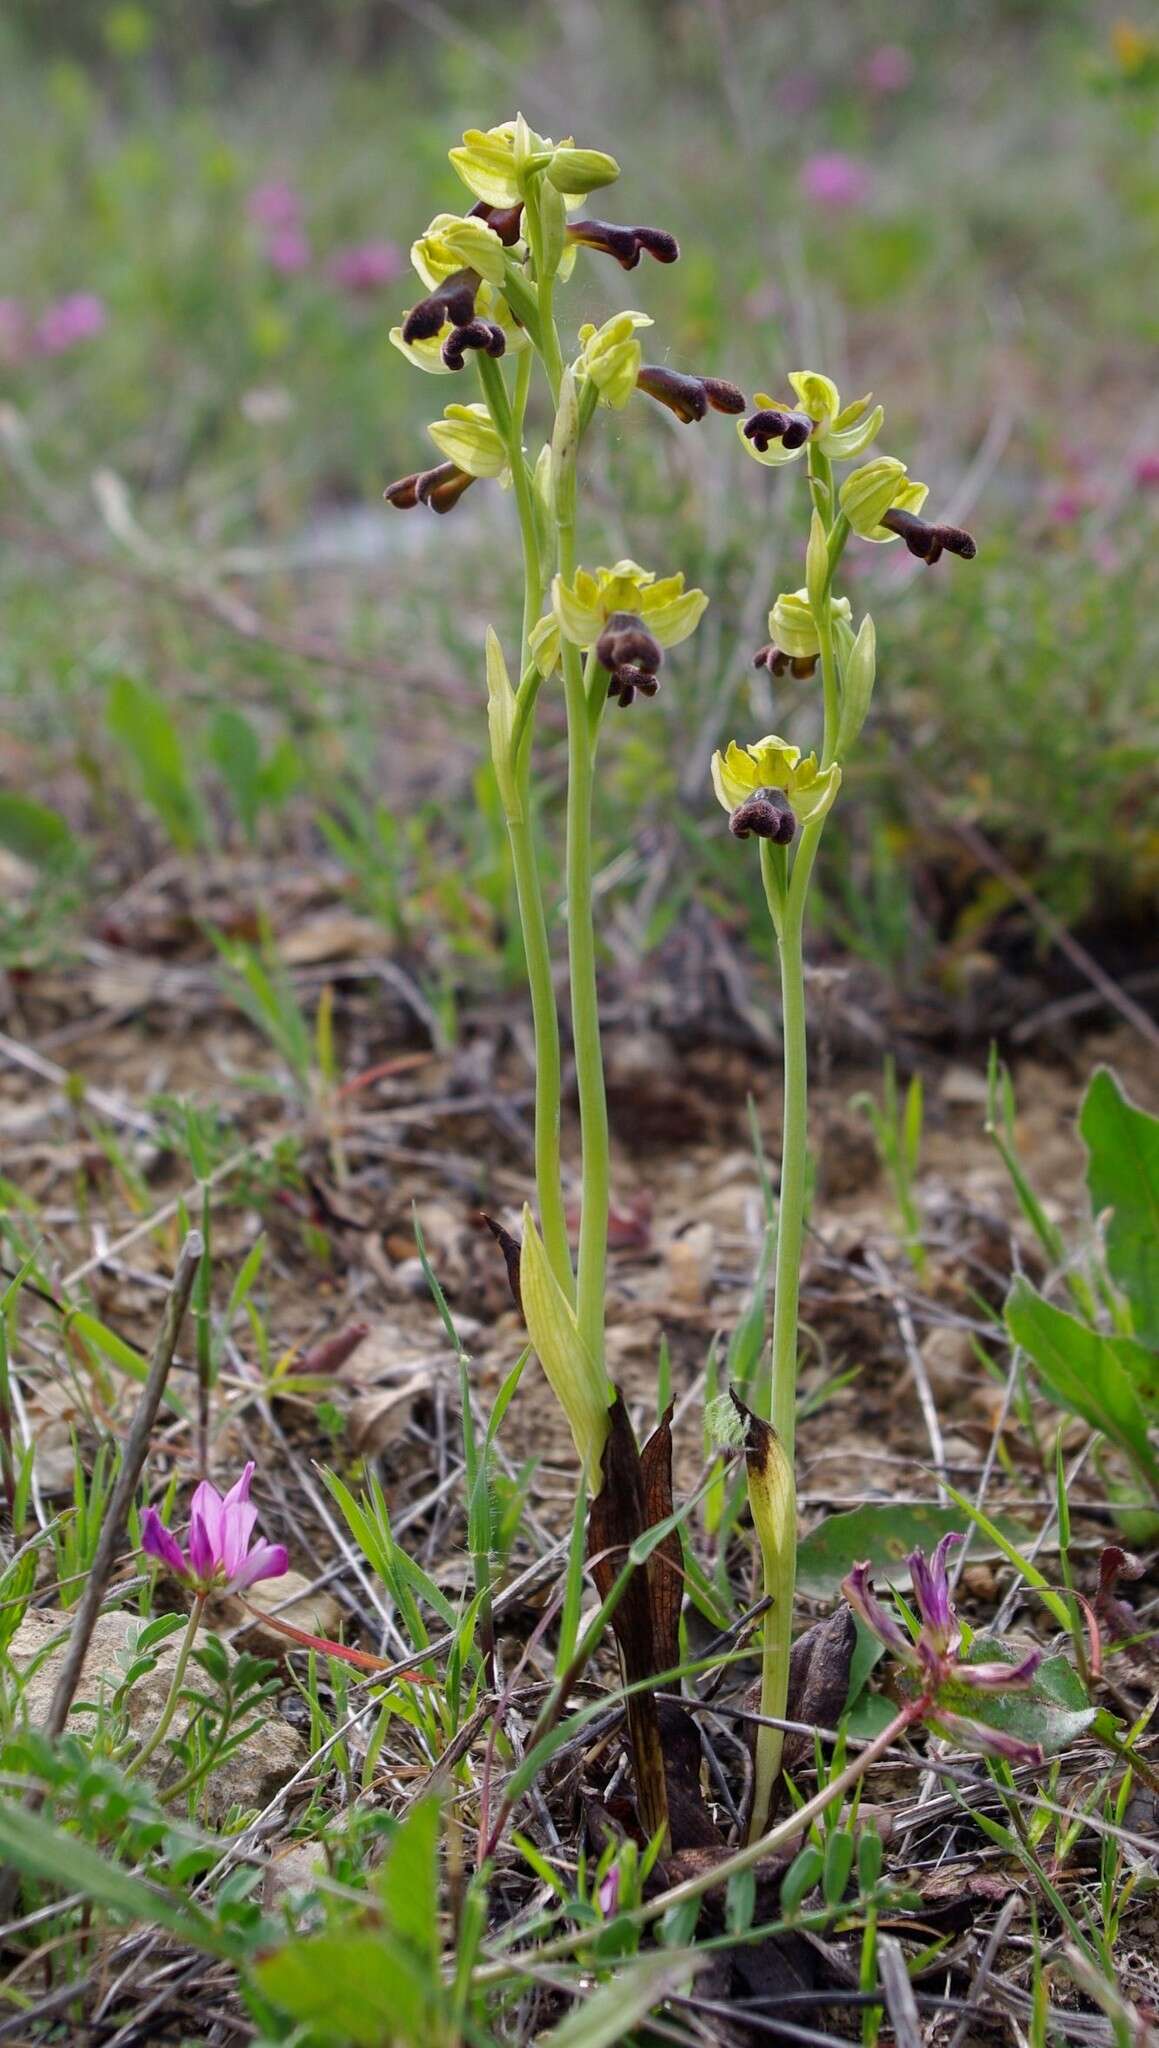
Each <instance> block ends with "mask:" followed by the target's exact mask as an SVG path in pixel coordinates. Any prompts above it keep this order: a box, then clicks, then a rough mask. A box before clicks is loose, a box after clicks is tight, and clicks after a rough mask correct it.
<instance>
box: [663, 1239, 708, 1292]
mask: <svg viewBox="0 0 1159 2048" xmlns="http://www.w3.org/2000/svg"><path fill="white" fill-rule="evenodd" d="M715 1252H716V1232H715V1230H714V1229H713V1227H712V1225H711V1223H708V1222H701V1223H694V1224H692V1226H691V1228H690V1229H688V1230H685V1231H682V1232H681V1234H680V1236H679V1237H674V1238H672V1239H671V1240H670V1242H669V1243H668V1244H667V1245H666V1246H665V1248H664V1265H665V1270H666V1291H667V1296H668V1300H669V1301H670V1303H671V1305H672V1307H673V1308H675V1309H685V1310H694V1309H698V1308H702V1307H703V1305H704V1303H705V1302H706V1301H707V1299H708V1294H709V1289H710V1288H711V1285H712V1272H713V1261H714V1256H715Z"/></svg>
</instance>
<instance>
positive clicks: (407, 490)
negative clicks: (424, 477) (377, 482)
mask: <svg viewBox="0 0 1159 2048" xmlns="http://www.w3.org/2000/svg"><path fill="white" fill-rule="evenodd" d="M421 474H422V472H421V470H417V469H416V470H414V471H413V472H412V473H411V475H410V476H400V477H399V479H398V481H397V483H393V484H388V485H387V487H386V489H385V491H384V492H383V494H382V495H383V497H384V498H385V499H386V502H387V504H388V505H393V506H394V507H395V510H396V511H398V512H412V511H413V510H414V508H415V506H416V505H417V504H418V501H419V499H418V485H419V478H420V476H421Z"/></svg>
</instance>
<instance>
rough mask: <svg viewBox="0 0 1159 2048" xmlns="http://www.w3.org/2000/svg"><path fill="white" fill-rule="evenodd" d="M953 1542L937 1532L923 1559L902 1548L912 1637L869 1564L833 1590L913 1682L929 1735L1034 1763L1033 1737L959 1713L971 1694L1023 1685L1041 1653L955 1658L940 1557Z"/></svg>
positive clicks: (952, 1617)
mask: <svg viewBox="0 0 1159 2048" xmlns="http://www.w3.org/2000/svg"><path fill="white" fill-rule="evenodd" d="M961 1541H962V1537H961V1534H960V1533H959V1532H958V1531H957V1530H951V1531H950V1533H949V1534H948V1535H946V1536H943V1537H942V1539H941V1542H940V1543H939V1544H938V1546H937V1549H936V1550H935V1551H934V1553H933V1556H932V1557H929V1558H927V1557H926V1556H925V1555H924V1553H923V1552H922V1551H920V1550H915V1551H913V1552H911V1554H910V1557H909V1559H908V1564H909V1571H910V1578H911V1580H912V1583H913V1594H914V1605H915V1607H916V1609H917V1619H918V1622H919V1627H918V1632H917V1635H916V1637H914V1636H911V1635H910V1634H908V1633H907V1631H906V1630H905V1629H904V1628H903V1627H902V1626H901V1623H900V1622H899V1621H898V1620H897V1619H896V1617H895V1616H894V1615H893V1614H891V1613H890V1611H889V1609H888V1608H887V1607H885V1606H884V1605H883V1604H882V1602H881V1601H880V1600H879V1599H878V1597H877V1594H876V1593H875V1592H874V1589H873V1568H872V1566H871V1565H869V1564H856V1565H854V1567H853V1570H852V1571H851V1572H850V1574H849V1576H848V1578H847V1579H846V1580H845V1581H844V1583H843V1585H842V1588H841V1590H842V1592H843V1593H844V1595H845V1598H846V1599H847V1600H848V1602H849V1605H850V1606H851V1607H852V1609H853V1612H854V1614H856V1615H857V1617H858V1619H859V1620H860V1621H863V1622H864V1624H865V1626H866V1628H868V1629H869V1630H871V1632H872V1633H873V1634H874V1635H875V1636H876V1637H877V1639H878V1641H879V1642H882V1643H884V1644H885V1647H886V1649H887V1650H892V1651H893V1654H894V1656H895V1657H896V1658H897V1660H898V1662H899V1663H900V1664H902V1665H903V1666H904V1667H905V1669H906V1671H907V1672H908V1673H909V1675H910V1678H911V1681H912V1682H913V1683H914V1684H915V1685H917V1686H918V1687H919V1688H920V1696H921V1700H922V1702H923V1705H924V1711H923V1713H922V1719H923V1720H925V1721H926V1722H927V1723H928V1725H929V1726H930V1727H931V1728H932V1729H933V1730H934V1732H935V1734H942V1735H949V1736H952V1737H953V1738H954V1739H955V1740H956V1741H959V1742H964V1743H968V1744H969V1745H970V1747H971V1748H974V1749H981V1750H984V1751H985V1752H986V1753H987V1754H989V1755H991V1756H1001V1757H1005V1758H1007V1760H1008V1761H1009V1762H1011V1763H1041V1761H1042V1750H1041V1748H1040V1747H1039V1745H1038V1744H1037V1743H1035V1742H1025V1741H1023V1740H1021V1739H1020V1738H1019V1737H1018V1736H1015V1735H1009V1734H1007V1733H1006V1731H1005V1730H1004V1729H1000V1728H993V1727H991V1726H990V1724H989V1723H988V1722H986V1721H979V1720H977V1719H975V1718H974V1716H972V1715H969V1714H963V1713H962V1712H961V1711H960V1709H961V1707H962V1706H963V1705H968V1704H969V1700H970V1695H971V1694H972V1693H973V1694H974V1695H977V1694H979V1693H982V1694H986V1693H1001V1692H1018V1691H1024V1690H1025V1688H1026V1687H1027V1686H1028V1685H1029V1684H1030V1683H1031V1681H1032V1679H1033V1677H1034V1674H1035V1672H1036V1671H1037V1669H1038V1667H1039V1665H1040V1664H1041V1662H1042V1658H1043V1655H1044V1652H1043V1651H1042V1650H1038V1649H1035V1650H1030V1651H1029V1652H1028V1653H1027V1654H1026V1655H1025V1656H1024V1657H1022V1658H1021V1659H1019V1660H1018V1661H1017V1662H1015V1663H1013V1664H1004V1663H997V1662H995V1663H990V1664H970V1663H966V1662H963V1661H962V1660H961V1659H960V1658H959V1657H958V1654H957V1652H958V1650H959V1648H960V1646H961V1642H962V1630H961V1626H960V1624H959V1621H958V1617H957V1614H956V1612H955V1610H954V1604H953V1601H952V1599H951V1597H950V1575H949V1568H948V1565H947V1559H948V1557H949V1553H950V1551H951V1550H952V1549H953V1547H954V1545H955V1544H957V1543H961Z"/></svg>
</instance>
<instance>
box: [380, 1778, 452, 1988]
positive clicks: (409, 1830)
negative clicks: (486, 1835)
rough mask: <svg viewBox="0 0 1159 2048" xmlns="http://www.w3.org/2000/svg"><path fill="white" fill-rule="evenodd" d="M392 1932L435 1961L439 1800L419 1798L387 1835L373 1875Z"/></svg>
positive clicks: (429, 1962) (434, 1963)
mask: <svg viewBox="0 0 1159 2048" xmlns="http://www.w3.org/2000/svg"><path fill="white" fill-rule="evenodd" d="M376 1882H377V1890H378V1895H379V1897H380V1898H381V1900H382V1903H383V1906H384V1907H385V1909H386V1915H387V1919H388V1921H389V1923H390V1926H391V1929H392V1931H393V1933H395V1934H396V1935H398V1937H399V1939H400V1940H402V1941H405V1942H406V1944H407V1946H408V1947H409V1948H411V1949H413V1950H414V1951H415V1954H416V1956H419V1957H422V1958H424V1959H425V1961H426V1963H427V1966H428V1967H429V1969H430V1970H431V1972H432V1973H436V1972H437V1970H438V1961H439V1802H438V1800H437V1799H422V1800H420V1801H419V1803H418V1805H417V1806H414V1807H412V1808H411V1810H410V1812H409V1813H408V1814H407V1817H406V1819H405V1820H404V1821H403V1822H402V1823H401V1825H400V1826H399V1828H398V1831H397V1833H396V1834H395V1835H394V1836H393V1838H392V1840H391V1843H390V1847H389V1849H388V1850H387V1853H386V1860H385V1862H384V1863H383V1866H382V1869H381V1871H380V1873H379V1876H378V1878H377V1881H376Z"/></svg>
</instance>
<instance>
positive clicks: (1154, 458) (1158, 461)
mask: <svg viewBox="0 0 1159 2048" xmlns="http://www.w3.org/2000/svg"><path fill="white" fill-rule="evenodd" d="M2 333H3V326H2V325H0V334H2ZM1131 473H1132V475H1133V477H1134V479H1135V482H1136V484H1137V485H1138V487H1139V489H1140V490H1141V491H1153V490H1154V489H1155V488H1156V486H1157V485H1159V448H1154V449H1152V450H1151V452H1150V453H1149V454H1147V455H1140V456H1139V458H1138V461H1137V462H1136V464H1135V467H1134V469H1133V471H1132V472H1131Z"/></svg>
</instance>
